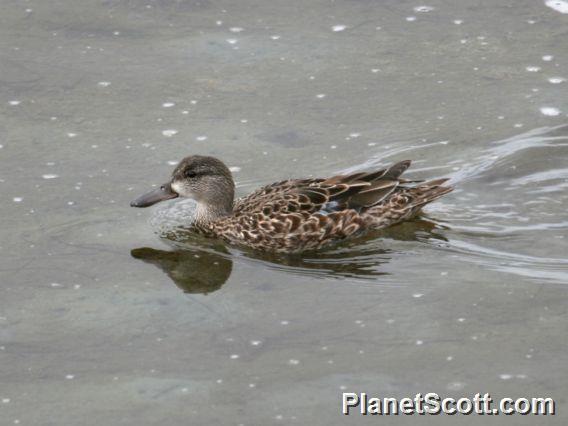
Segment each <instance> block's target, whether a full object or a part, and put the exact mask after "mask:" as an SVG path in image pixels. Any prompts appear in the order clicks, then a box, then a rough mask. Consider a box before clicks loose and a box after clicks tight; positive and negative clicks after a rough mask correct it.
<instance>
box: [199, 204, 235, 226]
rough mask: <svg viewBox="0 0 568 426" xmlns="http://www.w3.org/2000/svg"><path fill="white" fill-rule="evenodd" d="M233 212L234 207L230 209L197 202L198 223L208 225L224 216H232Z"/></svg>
mask: <svg viewBox="0 0 568 426" xmlns="http://www.w3.org/2000/svg"><path fill="white" fill-rule="evenodd" d="M232 213H233V212H232V209H231V210H228V209H226V208H223V207H222V206H221V207H219V206H212V205H211V204H206V203H197V208H196V209H195V222H196V224H198V225H201V226H206V225H209V224H211V223H212V222H215V221H217V220H219V219H221V218H223V217H226V216H230V215H231V214H232Z"/></svg>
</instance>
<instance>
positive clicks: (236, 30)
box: [229, 27, 244, 33]
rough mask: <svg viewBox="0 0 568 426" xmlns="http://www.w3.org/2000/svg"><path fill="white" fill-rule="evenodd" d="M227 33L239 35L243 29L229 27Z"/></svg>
mask: <svg viewBox="0 0 568 426" xmlns="http://www.w3.org/2000/svg"><path fill="white" fill-rule="evenodd" d="M229 31H230V32H232V33H240V32H241V31H244V28H241V27H231V28H229Z"/></svg>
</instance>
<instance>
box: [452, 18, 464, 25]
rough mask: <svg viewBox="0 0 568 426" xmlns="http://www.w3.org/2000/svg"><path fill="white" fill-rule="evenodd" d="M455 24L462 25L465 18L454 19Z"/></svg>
mask: <svg viewBox="0 0 568 426" xmlns="http://www.w3.org/2000/svg"><path fill="white" fill-rule="evenodd" d="M454 24H456V25H461V24H463V20H462V19H454Z"/></svg>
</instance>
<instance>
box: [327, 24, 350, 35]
mask: <svg viewBox="0 0 568 426" xmlns="http://www.w3.org/2000/svg"><path fill="white" fill-rule="evenodd" d="M346 29H347V25H334V26H333V27H331V30H332V31H333V32H336V33H337V32H340V31H345V30H346Z"/></svg>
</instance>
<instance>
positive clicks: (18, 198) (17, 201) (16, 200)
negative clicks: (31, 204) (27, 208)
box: [12, 197, 24, 203]
mask: <svg viewBox="0 0 568 426" xmlns="http://www.w3.org/2000/svg"><path fill="white" fill-rule="evenodd" d="M12 201H14V203H21V202H22V201H24V198H23V197H14V198H12Z"/></svg>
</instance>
